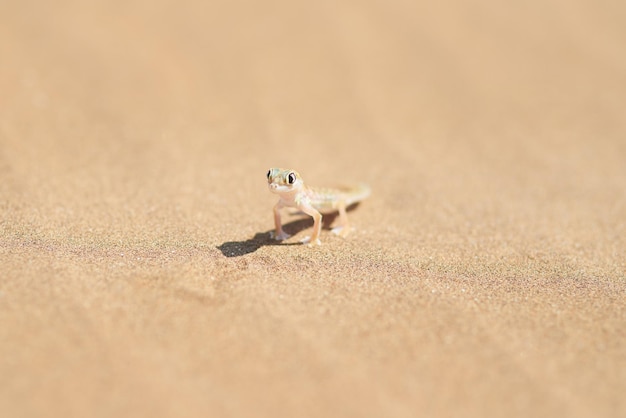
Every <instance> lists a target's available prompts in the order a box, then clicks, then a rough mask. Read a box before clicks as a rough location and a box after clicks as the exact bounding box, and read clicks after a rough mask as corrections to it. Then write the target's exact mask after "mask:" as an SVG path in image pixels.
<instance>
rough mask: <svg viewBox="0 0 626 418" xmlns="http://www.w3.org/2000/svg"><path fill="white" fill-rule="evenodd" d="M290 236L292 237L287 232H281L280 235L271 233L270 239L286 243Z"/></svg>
mask: <svg viewBox="0 0 626 418" xmlns="http://www.w3.org/2000/svg"><path fill="white" fill-rule="evenodd" d="M290 236H291V235H289V234H287V233H286V232H281V233H280V234H277V233H276V232H274V231H272V232H270V237H271V238H274V239H275V240H276V241H284V240H286V239H287V238H289V237H290Z"/></svg>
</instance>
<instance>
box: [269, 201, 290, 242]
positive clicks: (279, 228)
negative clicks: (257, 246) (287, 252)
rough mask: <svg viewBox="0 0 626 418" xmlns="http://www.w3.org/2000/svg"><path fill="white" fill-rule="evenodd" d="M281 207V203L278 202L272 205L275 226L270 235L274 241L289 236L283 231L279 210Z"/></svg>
mask: <svg viewBox="0 0 626 418" xmlns="http://www.w3.org/2000/svg"><path fill="white" fill-rule="evenodd" d="M282 208H283V205H282V204H281V203H280V202H278V203H276V205H275V206H274V226H275V227H276V230H275V231H273V232H270V236H271V237H272V238H274V239H275V240H276V241H283V240H286V239H287V238H289V237H290V236H291V235H289V234H288V233H286V232H285V231H283V224H282V221H281V219H280V210H281V209H282Z"/></svg>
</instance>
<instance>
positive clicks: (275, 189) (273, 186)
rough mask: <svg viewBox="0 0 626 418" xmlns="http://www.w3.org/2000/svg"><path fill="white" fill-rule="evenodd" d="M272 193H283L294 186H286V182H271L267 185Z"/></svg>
mask: <svg viewBox="0 0 626 418" xmlns="http://www.w3.org/2000/svg"><path fill="white" fill-rule="evenodd" d="M267 186H268V187H269V189H270V192H272V193H283V192H288V191H290V190H291V189H292V188H291V187H290V186H286V185H284V184H277V183H270V184H268V185H267Z"/></svg>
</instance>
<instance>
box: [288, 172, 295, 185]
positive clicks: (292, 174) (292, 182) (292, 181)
mask: <svg viewBox="0 0 626 418" xmlns="http://www.w3.org/2000/svg"><path fill="white" fill-rule="evenodd" d="M287 181H288V182H289V184H294V183H295V182H296V175H295V174H294V173H289V175H288V176H287Z"/></svg>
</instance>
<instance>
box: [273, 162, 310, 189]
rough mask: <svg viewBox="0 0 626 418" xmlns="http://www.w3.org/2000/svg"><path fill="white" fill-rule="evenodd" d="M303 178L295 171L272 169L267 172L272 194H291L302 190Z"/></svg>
mask: <svg viewBox="0 0 626 418" xmlns="http://www.w3.org/2000/svg"><path fill="white" fill-rule="evenodd" d="M303 184H304V183H303V182H302V177H300V174H298V172H297V171H295V170H289V169H285V168H270V169H269V170H268V172H267V186H268V187H269V189H270V192H272V193H289V192H293V191H295V190H299V189H301V188H302V185H303Z"/></svg>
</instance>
